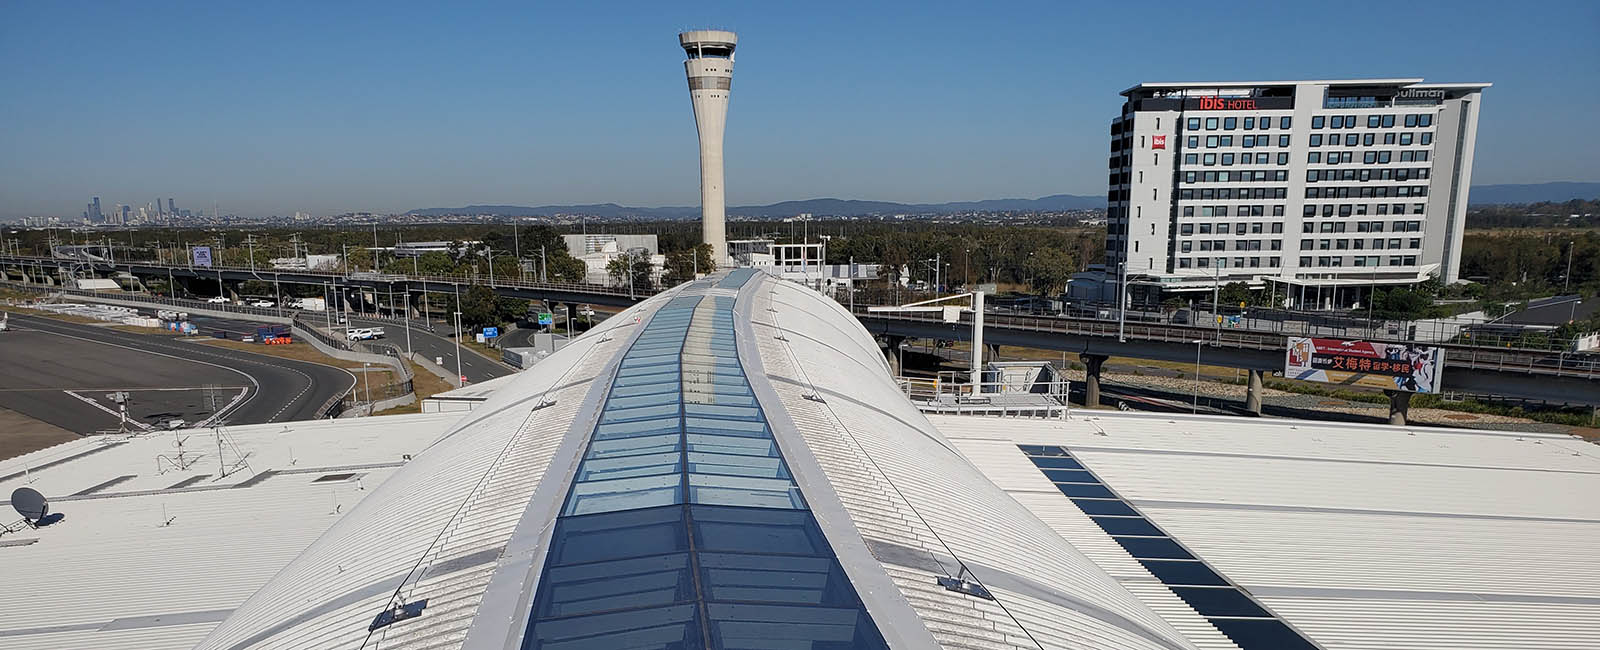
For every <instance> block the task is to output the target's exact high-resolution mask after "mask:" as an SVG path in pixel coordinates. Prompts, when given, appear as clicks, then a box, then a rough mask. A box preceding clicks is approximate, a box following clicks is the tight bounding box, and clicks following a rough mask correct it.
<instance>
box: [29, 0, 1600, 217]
mask: <svg viewBox="0 0 1600 650" xmlns="http://www.w3.org/2000/svg"><path fill="white" fill-rule="evenodd" d="M686 4H688V3H663V2H639V3H588V2H508V3H503V4H492V3H461V6H460V7H459V8H457V7H455V6H451V7H449V8H446V7H444V6H441V5H435V4H434V3H428V4H422V3H418V4H415V5H412V4H406V3H399V2H385V3H354V2H348V3H347V2H334V3H321V2H318V3H290V2H153V3H147V2H118V3H97V2H70V3H69V2H24V1H21V0H0V217H12V216H21V215H28V214H62V215H76V214H77V213H78V212H79V211H80V210H81V209H82V205H83V203H84V202H86V201H88V199H89V197H90V196H92V195H99V196H100V197H101V200H102V202H104V203H106V204H110V203H118V202H121V203H135V204H143V203H145V202H148V201H151V200H154V199H155V198H156V197H167V196H173V197H177V198H178V201H179V203H180V207H185V206H187V207H191V208H196V207H200V206H202V205H203V206H205V207H207V208H209V206H210V205H211V203H212V202H213V201H216V202H218V203H219V204H220V205H221V206H222V209H223V211H224V212H236V213H239V214H252V215H257V214H288V213H292V212H293V211H295V210H307V211H311V212H315V213H330V212H339V211H346V210H377V211H400V210H406V209H411V208H418V207H432V206H453V205H462V204H466V203H508V204H524V205H537V204H553V203H588V202H616V203H621V204H625V205H694V204H696V203H697V202H698V196H699V195H698V185H697V183H698V180H697V170H698V163H697V157H696V155H697V154H696V149H695V131H694V123H693V119H692V115H691V110H690V106H689V99H688V92H687V89H686V86H685V83H684V80H683V68H682V65H681V61H682V53H681V51H680V50H679V49H678V48H677V43H676V36H675V34H676V32H677V31H679V30H681V29H684V28H691V27H705V26H712V27H724V28H729V29H734V30H737V31H738V32H739V33H740V39H741V44H740V47H739V53H738V64H737V71H736V72H735V79H734V85H733V99H732V106H731V108H730V115H729V119H728V145H727V159H728V179H727V183H728V200H729V202H730V204H732V205H740V204H750V203H768V202H774V201H780V200H786V199H799V198H812V197H822V196H834V197H842V198H859V199H877V200H893V201H908V202H924V201H926V202H933V201H949V200H967V199H980V198H999V197H1013V196H1022V197H1034V196H1041V195H1046V194H1055V193H1073V194H1101V193H1104V191H1105V177H1106V174H1105V165H1104V161H1105V157H1106V155H1107V153H1106V151H1107V147H1108V136H1107V134H1106V130H1107V125H1108V122H1109V120H1110V118H1111V117H1112V116H1114V115H1115V114H1116V112H1117V110H1118V107H1119V105H1120V97H1119V96H1118V95H1117V92H1118V91H1120V90H1123V89H1124V88H1127V87H1128V86H1131V85H1133V84H1134V83H1137V82H1140V81H1176V80H1203V79H1294V78H1341V77H1405V76H1418V77H1425V78H1427V79H1429V80H1430V81H1488V82H1493V83H1494V84H1495V86H1494V87H1493V88H1491V89H1489V90H1488V91H1487V95H1486V97H1485V101H1484V109H1483V116H1482V121H1481V124H1480V127H1479V138H1478V155H1477V166H1476V169H1475V177H1474V181H1475V183H1477V184H1486V183H1524V182H1542V181H1548V180H1600V130H1597V129H1595V128H1594V123H1595V116H1596V115H1597V114H1600V78H1597V77H1600V73H1597V72H1596V70H1597V69H1600V44H1597V41H1596V39H1595V35H1596V34H1597V33H1600V3H1596V2H1551V3H1538V4H1532V3H1505V2H1406V3H1400V2H1358V1H1353V0H1352V1H1347V2H1342V3H1333V4H1329V3H1282V2H1261V3H1253V2H1227V3H1217V2H1192V1H1191V2H1183V3H1171V4H1166V3H1126V2H1118V3H1107V2H1092V3H1091V2H1083V3H1078V2H1059V1H1057V2H1016V3H1007V2H994V3H980V2H951V3H905V4H880V3H861V2H840V3H828V2H805V3H793V4H787V3H786V4H781V5H780V4H778V3H770V2H742V3H727V4H720V3H716V2H700V3H693V4H694V7H693V8H685V6H684V5H686Z"/></svg>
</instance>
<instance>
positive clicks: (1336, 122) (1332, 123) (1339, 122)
mask: <svg viewBox="0 0 1600 650" xmlns="http://www.w3.org/2000/svg"><path fill="white" fill-rule="evenodd" d="M1328 128H1330V129H1342V128H1344V116H1343V115H1335V116H1333V119H1331V120H1328Z"/></svg>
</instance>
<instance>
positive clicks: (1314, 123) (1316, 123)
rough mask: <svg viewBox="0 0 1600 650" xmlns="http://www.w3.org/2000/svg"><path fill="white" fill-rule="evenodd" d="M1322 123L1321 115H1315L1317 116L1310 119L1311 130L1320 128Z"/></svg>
mask: <svg viewBox="0 0 1600 650" xmlns="http://www.w3.org/2000/svg"><path fill="white" fill-rule="evenodd" d="M1284 119H1288V118H1284ZM1322 123H1323V117H1322V116H1321V115H1317V116H1315V117H1312V118H1311V128H1313V129H1320V128H1322Z"/></svg>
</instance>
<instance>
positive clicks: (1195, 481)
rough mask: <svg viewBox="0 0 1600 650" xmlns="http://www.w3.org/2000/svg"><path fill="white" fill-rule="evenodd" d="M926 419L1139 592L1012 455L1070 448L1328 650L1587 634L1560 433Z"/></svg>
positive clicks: (1594, 616) (1593, 461)
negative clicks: (1036, 448)
mask: <svg viewBox="0 0 1600 650" xmlns="http://www.w3.org/2000/svg"><path fill="white" fill-rule="evenodd" d="M930 419H931V420H932V421H933V422H934V424H935V425H936V426H938V427H939V429H940V430H941V431H942V432H944V433H945V435H946V436H948V437H949V438H950V439H951V440H952V442H953V443H954V444H955V445H956V446H957V447H959V448H960V449H961V450H962V452H963V453H965V454H966V455H967V457H968V458H970V459H972V460H973V462H974V463H976V464H977V465H978V466H979V467H980V468H982V469H983V470H984V472H985V473H986V474H987V475H988V476H990V477H991V478H993V479H995V480H996V482H998V483H999V484H1000V485H1001V486H1002V487H1004V488H1005V489H1006V490H1007V492H1009V493H1011V494H1012V496H1013V497H1015V498H1017V499H1018V500H1020V501H1022V502H1023V503H1024V504H1025V505H1027V506H1028V507H1029V508H1030V509H1031V510H1033V511H1034V512H1035V513H1038V514H1040V516H1041V517H1044V518H1046V520H1047V521H1049V522H1051V524H1052V527H1053V528H1055V530H1056V532H1058V533H1059V534H1061V535H1062V536H1063V537H1065V538H1066V539H1068V540H1069V541H1071V542H1072V543H1073V545H1074V546H1076V547H1078V548H1079V549H1082V550H1084V552H1085V553H1090V554H1092V556H1093V557H1094V558H1095V560H1096V562H1098V563H1100V564H1101V565H1102V566H1105V567H1107V568H1108V570H1111V569H1112V567H1115V566H1121V567H1122V569H1119V570H1116V571H1114V573H1115V574H1116V575H1117V576H1118V578H1119V579H1121V580H1123V581H1125V582H1128V581H1132V582H1139V583H1142V582H1144V581H1146V580H1148V577H1147V576H1148V574H1147V573H1143V572H1142V571H1141V570H1139V568H1138V567H1137V565H1133V566H1129V563H1128V562H1127V561H1126V560H1128V559H1129V556H1128V555H1127V553H1125V552H1123V551H1122V549H1121V548H1120V547H1118V546H1117V545H1115V544H1108V543H1106V541H1105V540H1108V539H1109V537H1107V536H1106V534H1105V533H1104V532H1102V531H1101V530H1100V529H1099V528H1098V527H1097V526H1094V525H1085V524H1084V523H1083V522H1080V521H1077V519H1078V518H1079V517H1082V515H1081V513H1079V512H1077V508H1076V507H1074V506H1071V505H1070V502H1069V501H1068V500H1067V499H1066V498H1065V497H1063V496H1061V495H1060V494H1059V493H1056V492H1055V490H1054V489H1052V488H1053V486H1051V485H1050V484H1049V481H1048V480H1046V479H1044V478H1043V477H1042V476H1041V475H1040V473H1039V472H1038V471H1037V470H1035V469H1034V468H1033V466H1032V464H1031V463H1029V462H1028V461H1027V460H1025V459H1024V457H1023V455H1022V453H1021V452H1020V451H1018V449H1017V445H1018V444H1048V445H1061V446H1065V447H1067V448H1068V449H1069V450H1071V452H1072V454H1073V456H1074V457H1076V458H1077V459H1078V460H1079V461H1080V462H1082V463H1083V464H1084V465H1085V466H1086V467H1087V468H1089V469H1090V470H1092V471H1093V472H1095V473H1096V474H1097V475H1098V476H1099V478H1100V479H1101V480H1102V481H1104V482H1105V484H1106V485H1107V486H1109V487H1110V488H1111V489H1113V490H1115V491H1117V492H1118V493H1119V494H1120V495H1121V496H1122V497H1124V498H1126V499H1127V500H1129V501H1130V502H1131V503H1132V504H1133V505H1135V506H1136V507H1137V508H1138V509H1139V510H1140V511H1141V512H1142V514H1144V515H1145V516H1146V517H1148V518H1149V519H1150V520H1151V521H1152V522H1154V523H1155V524H1157V525H1158V526H1160V527H1161V528H1163V529H1164V530H1165V531H1166V532H1167V533H1169V534H1170V535H1172V537H1173V538H1174V539H1176V540H1177V541H1179V542H1181V543H1182V544H1184V545H1185V546H1187V547H1189V548H1190V549H1191V550H1192V551H1194V552H1195V553H1196V555H1198V556H1199V557H1201V559H1202V560H1204V561H1206V562H1208V563H1210V564H1211V565H1212V567H1213V568H1215V569H1216V570H1217V571H1219V572H1220V573H1222V574H1223V575H1225V576H1226V577H1227V578H1229V579H1231V580H1233V581H1234V582H1236V583H1237V584H1239V585H1240V586H1241V587H1243V588H1245V589H1246V590H1247V591H1249V592H1250V593H1251V594H1252V595H1254V596H1255V597H1256V598H1257V599H1259V600H1260V601H1261V602H1262V603H1263V604H1264V605H1266V606H1267V607H1268V608H1269V609H1271V610H1273V611H1274V612H1275V613H1277V614H1278V615H1279V616H1281V617H1282V618H1283V619H1284V620H1285V621H1286V622H1288V623H1290V624H1291V625H1293V626H1295V627H1296V628H1297V629H1299V630H1301V631H1302V632H1305V633H1306V634H1308V635H1309V636H1310V637H1311V638H1312V639H1313V640H1315V641H1316V642H1318V643H1320V644H1321V645H1323V646H1324V647H1326V648H1330V649H1334V648H1395V647H1406V648H1463V647H1472V648H1579V647H1592V642H1593V639H1594V638H1596V636H1597V635H1600V558H1597V556H1596V555H1595V554H1594V552H1593V541H1594V540H1595V539H1600V503H1596V502H1595V501H1594V499H1593V498H1592V495H1594V494H1596V493H1597V492H1600V448H1597V447H1596V446H1595V445H1592V444H1589V443H1586V442H1583V441H1581V440H1578V439H1575V438H1572V437H1570V436H1563V435H1550V434H1527V433H1506V432H1494V431H1479V430H1454V429H1437V428H1426V427H1418V428H1397V427H1389V426H1378V425H1347V424H1334V423H1325V422H1299V421H1287V420H1245V419H1240V418H1226V417H1208V416H1166V415H1151V414H1123V413H1116V414H1101V413H1095V414H1094V415H1092V416H1090V417H1088V418H1085V417H1083V416H1082V414H1081V413H1080V414H1079V415H1078V416H1076V417H1075V418H1074V419H1072V420H1070V421H1026V420H1004V421H1001V420H995V419H984V418H973V417H958V416H934V417H932V418H930ZM1142 573H1143V574H1142ZM1141 574H1142V575H1141ZM1160 591H1165V590H1157V591H1155V592H1153V593H1156V594H1159V592H1160ZM1136 593H1139V592H1136ZM1140 595H1141V596H1146V595H1147V594H1145V593H1140ZM1164 613H1165V612H1164ZM1175 624H1176V622H1175ZM1186 632H1188V630H1187V629H1186Z"/></svg>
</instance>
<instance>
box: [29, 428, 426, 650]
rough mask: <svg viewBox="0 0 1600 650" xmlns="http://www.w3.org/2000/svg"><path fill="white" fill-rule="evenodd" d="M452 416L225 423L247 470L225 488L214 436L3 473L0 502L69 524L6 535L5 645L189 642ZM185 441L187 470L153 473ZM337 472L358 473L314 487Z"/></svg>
mask: <svg viewBox="0 0 1600 650" xmlns="http://www.w3.org/2000/svg"><path fill="white" fill-rule="evenodd" d="M454 419H455V416H444V417H441V416H432V415H408V416H392V417H379V418H369V419H351V420H322V421H316V422H292V423H287V424H283V423H278V424H262V425H251V426H239V427H227V428H225V429H224V430H223V431H224V434H225V435H224V440H223V442H224V447H225V453H224V458H225V459H226V461H227V463H228V464H229V465H231V464H233V462H234V460H235V459H236V452H237V453H240V454H245V455H246V460H247V461H248V463H249V467H248V469H246V468H242V467H241V468H238V469H236V470H235V471H233V472H232V473H231V474H230V475H229V476H228V477H227V478H221V479H219V478H218V473H219V464H218V462H217V447H216V435H215V434H214V433H213V432H211V431H210V430H189V431H182V432H177V433H171V432H162V433H150V434H144V435H141V436H137V437H131V438H123V437H94V438H82V439H78V440H74V441H71V442H68V443H63V444H61V445H57V446H54V447H50V448H48V449H43V450H40V451H36V452H33V453H30V454H26V455H24V456H20V457H17V458H12V459H9V460H6V461H4V462H0V477H5V478H3V480H0V497H5V496H8V495H10V494H11V491H12V490H14V489H16V488H18V487H21V486H24V485H26V486H29V487H32V488H34V489H37V490H39V491H40V492H42V493H43V494H45V495H46V496H47V497H49V498H50V499H51V511H52V512H58V513H61V514H62V515H64V516H65V518H64V519H62V520H61V521H59V522H56V523H54V524H51V525H49V526H45V527H42V528H39V529H36V530H35V529H22V530H19V532H14V533H8V534H6V535H4V536H0V566H3V567H4V571H3V572H0V574H3V575H4V576H5V578H4V580H5V584H4V588H3V589H0V648H29V649H42V648H75V649H76V648H112V647H115V648H188V647H191V646H193V645H194V644H195V643H196V642H198V641H199V640H200V638H201V637H203V636H204V635H205V634H206V632H207V631H209V630H210V629H211V628H212V627H213V626H215V625H216V624H217V622H218V621H221V620H222V619H223V618H224V617H225V616H226V615H227V614H228V613H229V612H230V611H231V610H232V609H233V608H235V607H237V606H238V605H239V604H240V603H242V602H244V600H245V599H246V598H247V597H248V596H249V595H250V594H252V593H254V592H255V591H256V590H257V589H259V588H260V587H261V585H262V584H264V583H265V582H266V581H267V579H268V578H270V577H271V576H272V575H273V574H274V573H276V572H277V571H278V570H279V569H282V568H283V566H284V565H285V564H288V563H289V561H290V560H292V559H294V557H295V556H297V555H299V554H300V552H301V551H303V550H305V548H306V546H307V545H309V544H310V543H311V542H312V540H315V539H316V538H317V536H318V535H321V534H322V532H323V531H324V530H326V529H327V528H328V527H329V526H332V525H333V524H335V523H336V522H338V521H340V520H341V519H342V518H344V517H345V516H347V515H348V513H349V512H350V510H351V508H352V507H353V506H355V505H356V504H357V503H359V502H360V501H361V500H362V499H363V498H364V497H366V496H367V495H369V494H371V492H372V490H373V488H375V487H376V486H377V485H378V484H379V483H381V482H382V481H383V480H384V479H385V478H387V477H388V476H389V475H391V474H393V473H394V472H395V470H396V469H398V468H400V467H401V466H403V465H404V463H405V460H404V454H408V453H414V452H416V451H417V450H420V449H421V448H422V447H424V446H425V445H426V444H427V443H428V441H430V440H432V439H433V438H435V437H437V436H438V434H439V432H440V431H441V430H442V429H443V428H444V427H445V426H446V425H448V424H449V423H450V422H451V421H453V420H454ZM180 438H182V439H185V444H184V455H185V461H191V460H192V464H189V466H188V468H187V469H174V468H172V467H171V465H170V464H168V463H167V462H166V461H165V460H163V461H161V462H160V465H159V466H158V461H157V458H158V457H162V458H163V459H175V458H176V456H177V451H178V449H177V447H176V444H175V443H176V441H177V440H178V439H180ZM335 474H355V475H357V476H355V477H352V478H350V479H347V480H340V481H324V482H317V479H318V478H321V477H324V476H329V475H335ZM119 479H120V480H119ZM111 481H117V482H115V483H113V484H110V485H107V483H110V482H111ZM178 485H183V487H174V486H178ZM97 486H105V487H101V488H100V489H94V488H96V487H97ZM85 491H88V492H87V493H85ZM0 514H3V516H4V517H5V518H6V523H14V520H15V519H17V517H16V516H15V513H13V512H12V511H11V508H10V507H9V506H5V507H3V510H0ZM12 528H13V529H17V528H19V526H17V525H13V526H12Z"/></svg>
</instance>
